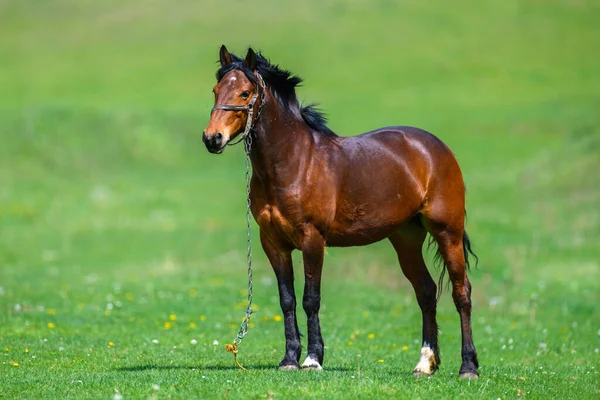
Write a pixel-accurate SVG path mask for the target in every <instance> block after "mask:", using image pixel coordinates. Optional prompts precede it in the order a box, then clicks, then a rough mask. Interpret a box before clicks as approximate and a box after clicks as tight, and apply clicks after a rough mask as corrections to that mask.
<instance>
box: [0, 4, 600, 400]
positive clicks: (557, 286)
mask: <svg viewBox="0 0 600 400" xmlns="http://www.w3.org/2000/svg"><path fill="white" fill-rule="evenodd" d="M598 21H600V4H599V3H598V2H595V1H585V0H571V1H567V0H551V1H535V0H530V1H512V0H511V1H489V2H479V1H473V0H459V1H456V2H452V3H451V4H450V3H447V2H443V1H437V0H436V1H430V2H421V1H398V2H394V1H377V2H366V1H329V2H323V1H321V2H319V1H313V0H311V1H305V2H297V3H291V2H280V1H274V0H272V1H262V2H242V1H191V0H180V1H177V2H169V1H163V0H160V1H159V0H147V1H142V0H130V1H112V0H111V1H103V2H100V1H90V0H79V1H74V0H55V1H36V0H22V1H11V0H0V160H1V167H0V347H1V349H0V352H2V354H1V358H0V361H1V362H2V364H1V365H0V396H1V395H4V396H7V397H23V396H25V393H27V394H28V395H31V397H50V398H53V397H77V398H81V397H91V398H106V397H108V396H113V395H114V396H116V397H118V396H120V395H124V396H129V397H148V396H160V397H163V395H164V396H166V395H172V396H176V397H177V396H179V397H206V396H219V397H222V396H227V395H230V396H232V397H243V398H259V397H262V398H269V397H281V396H291V397H310V396H315V397H323V396H330V397H337V395H340V394H341V393H344V394H345V395H346V396H348V397H362V398H364V397H365V396H367V397H369V396H370V397H373V396H378V397H381V396H390V395H394V396H401V397H403V396H405V397H409V398H417V397H426V396H432V395H433V396H437V397H440V396H442V397H446V396H447V397H454V396H459V395H470V396H473V397H493V398H497V397H502V398H505V397H509V398H510V397H517V396H529V397H534V398H535V397H536V396H537V397H545V398H547V397H548V395H551V396H559V397H563V398H567V397H570V396H574V395H577V393H579V394H580V397H579V398H581V396H583V397H596V396H598V386H597V382H598V368H599V367H600V365H599V364H600V356H599V354H598V347H600V344H599V335H600V331H598V329H600V325H599V321H600V310H599V309H598V300H600V296H599V290H600V284H599V283H598V282H599V276H600V274H599V273H600V266H599V261H598V260H599V259H600V257H599V256H600V250H599V246H600V245H599V243H600V207H599V204H600V177H599V171H600V112H599V110H600V77H599V74H598V71H600V55H599V52H598V49H600V24H599V23H598ZM221 44H226V45H227V46H228V48H229V50H230V51H233V52H235V53H238V54H241V55H243V54H245V51H246V49H247V47H248V46H253V48H254V49H255V50H261V51H262V52H263V54H264V55H265V56H267V57H269V58H270V59H271V60H272V61H273V62H275V63H277V64H280V65H281V66H283V67H284V68H287V69H290V70H292V71H293V72H294V73H297V74H298V75H300V76H301V77H303V78H304V79H305V85H304V86H303V87H301V88H300V89H299V92H298V97H299V98H300V99H302V100H305V101H306V102H311V101H317V102H319V103H320V105H321V107H322V108H323V109H324V110H325V111H326V113H327V114H328V115H329V116H330V123H329V126H330V127H331V128H332V129H333V130H334V131H335V132H336V133H338V134H340V135H342V136H348V135H355V134H358V133H361V132H364V131H367V130H371V129H375V128H378V127H381V126H385V125H413V126H418V127H420V128H423V129H426V130H429V131H431V132H433V133H434V134H436V135H437V136H439V137H440V138H441V139H442V140H444V141H445V142H446V143H447V144H448V145H449V146H450V147H451V148H452V150H453V151H454V152H455V154H456V156H457V158H458V160H459V162H460V164H461V166H462V169H463V173H464V176H465V181H466V184H467V187H468V199H467V202H468V203H467V209H468V213H469V219H468V224H467V228H468V230H469V234H470V235H471V238H472V240H473V243H474V249H475V251H476V252H477V253H478V255H479V257H480V264H479V267H478V268H477V269H474V270H473V271H472V273H471V277H472V281H473V287H474V289H473V298H474V332H475V343H476V345H477V346H478V349H479V352H480V360H481V362H482V370H481V372H482V379H480V380H479V381H478V382H477V383H473V384H472V385H470V384H467V383H462V382H457V381H456V379H455V378H456V377H455V374H456V372H457V371H458V366H459V362H460V346H459V342H460V331H459V323H458V317H457V314H456V312H455V310H454V306H453V304H452V302H451V299H450V296H449V295H448V294H445V295H444V298H443V300H442V302H441V303H440V309H439V320H440V323H441V326H442V332H441V337H440V340H441V348H442V359H443V362H444V364H443V366H442V370H441V371H440V372H439V374H438V376H436V377H435V378H433V379H432V380H425V381H415V380H413V379H412V377H410V376H409V372H410V371H411V368H412V367H413V366H414V363H416V361H417V360H418V352H419V347H420V346H419V343H418V342H419V338H420V329H421V328H420V321H421V317H420V312H419V309H418V306H417V304H416V301H414V299H413V297H414V296H413V293H412V289H411V288H410V285H409V284H408V283H407V281H405V279H404V278H403V277H402V274H401V271H400V269H399V268H398V266H397V264H396V260H395V254H394V252H393V250H392V249H391V246H390V245H389V244H388V243H387V242H382V243H378V244H376V245H373V246H370V247H362V248H352V249H329V250H328V255H327V256H326V259H325V269H324V271H325V272H324V274H325V278H324V306H323V311H322V324H323V331H324V336H325V342H326V343H327V344H328V349H327V354H326V359H327V361H326V366H325V367H326V369H327V366H328V365H329V366H330V371H326V372H325V373H324V374H321V375H318V374H312V375H310V374H306V373H300V374H295V375H294V374H291V375H290V374H287V375H286V374H281V373H279V372H277V371H275V370H272V369H271V367H275V366H276V365H277V363H278V362H279V360H280V358H281V356H282V354H283V343H284V340H283V326H282V323H281V322H280V321H278V316H279V306H278V300H277V297H276V294H277V291H276V286H275V285H274V284H273V279H274V277H273V274H272V272H271V270H270V267H269V265H268V263H267V262H266V258H265V257H264V255H263V253H262V250H261V249H260V248H258V247H255V250H254V256H255V276H256V279H255V282H256V283H255V284H256V288H255V299H256V301H257V303H258V304H259V308H260V309H259V312H258V313H257V316H256V319H255V325H256V326H254V328H253V330H254V332H253V331H252V330H251V332H250V335H249V336H248V337H247V339H246V341H245V342H244V344H243V352H244V353H243V358H244V359H245V363H246V365H247V366H248V367H250V369H252V367H254V371H253V372H251V373H250V374H248V375H244V374H241V373H239V372H238V371H236V370H235V369H233V370H232V369H229V367H230V366H231V363H232V361H231V360H230V355H227V354H225V353H224V352H223V351H222V348H221V345H222V344H223V343H224V342H226V341H229V340H231V338H232V337H233V336H234V334H235V332H236V330H237V324H238V321H239V319H240V318H241V316H242V311H241V309H240V306H239V304H240V303H241V302H243V299H244V292H243V289H244V288H245V287H246V282H245V279H246V277H245V264H244V256H245V244H244V240H245V236H244V211H245V209H244V206H245V201H244V155H243V151H242V149H241V148H228V150H227V151H226V152H225V153H224V154H223V155H222V156H214V155H209V154H208V153H207V152H206V150H205V148H204V146H203V144H202V141H201V134H202V130H203V129H204V127H205V126H206V124H207V122H208V117H209V112H210V108H211V107H212V100H213V96H212V95H211V89H212V86H213V85H214V84H215V79H214V73H215V71H216V69H217V63H216V61H217V59H218V49H219V46H220V45H221ZM256 233H257V231H256V230H255V234H256ZM255 237H256V236H255ZM296 266H297V267H298V268H297V269H296V271H297V275H298V277H299V279H297V281H298V282H297V291H298V292H299V293H300V289H301V287H302V278H301V277H302V273H301V262H300V259H299V258H298V257H296ZM240 289H242V292H240ZM299 311H300V315H302V314H303V313H302V311H301V310H299ZM301 321H303V317H301ZM302 324H303V322H302ZM301 326H302V327H303V325H301ZM302 330H304V329H303V328H302ZM356 331H358V332H359V333H356ZM368 333H374V335H375V338H374V339H368V337H367V334H368ZM352 336H354V337H352ZM153 340H157V341H158V342H159V343H158V344H156V343H153V342H152V341H153ZM191 340H195V341H196V342H197V344H195V345H193V344H191ZM214 340H217V341H219V343H220V344H219V346H218V349H217V346H214V345H213V341H214ZM415 341H416V342H415ZM109 342H111V343H112V345H109V344H108V343H109ZM349 343H351V344H349ZM173 346H175V348H174V347H173ZM405 346H406V349H405V350H403V349H404V347H405ZM60 349H62V350H60ZM25 350H27V352H25ZM359 355H360V357H359ZM34 356H35V357H34ZM379 360H384V362H379ZM540 367H541V368H542V369H543V368H545V370H543V371H541V370H540ZM357 368H358V378H359V379H355V377H356V376H357ZM361 371H362V375H361ZM546 371H548V373H547V374H542V372H546ZM538 372H539V373H538ZM553 374H554V375H553ZM361 376H362V377H363V378H362V379H361ZM557 376H559V377H560V378H558V377H557ZM79 381H81V383H80V382H79ZM73 382H75V383H73ZM594 382H595V383H594ZM153 384H159V385H160V389H156V388H154V389H153V388H152V385H153ZM342 391H343V392H342Z"/></svg>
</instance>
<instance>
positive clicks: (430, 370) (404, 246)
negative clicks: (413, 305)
mask: <svg viewBox="0 0 600 400" xmlns="http://www.w3.org/2000/svg"><path fill="white" fill-rule="evenodd" d="M426 235H427V231H426V230H425V228H424V227H423V226H422V225H421V224H420V222H419V221H418V220H414V221H411V222H410V223H409V224H408V225H407V226H406V227H404V228H403V229H401V230H399V231H397V232H396V233H394V234H393V235H392V236H390V238H389V239H390V241H391V242H392V245H393V246H394V249H395V250H396V253H397V254H398V261H399V262H400V267H401V268H402V272H403V273H404V275H405V276H406V278H407V279H408V280H409V281H410V283H411V284H412V286H413V288H414V291H415V295H416V297H417V302H418V303H419V307H420V308H421V313H422V317H423V333H422V336H423V340H422V348H421V358H420V360H419V362H418V363H417V365H416V367H415V369H414V370H413V375H415V376H429V375H432V374H434V373H435V372H436V371H437V369H438V368H439V365H440V352H439V347H438V338H437V336H438V325H437V321H436V316H435V314H436V285H435V282H434V280H433V278H432V277H431V275H430V274H429V271H428V270H427V266H426V265H425V261H424V260H423V242H424V241H425V236H426Z"/></svg>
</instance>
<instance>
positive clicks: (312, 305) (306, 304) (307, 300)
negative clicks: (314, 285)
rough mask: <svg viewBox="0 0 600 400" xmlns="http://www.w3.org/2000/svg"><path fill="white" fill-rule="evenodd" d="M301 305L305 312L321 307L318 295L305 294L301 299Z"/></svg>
mask: <svg viewBox="0 0 600 400" xmlns="http://www.w3.org/2000/svg"><path fill="white" fill-rule="evenodd" d="M302 307H303V308H304V311H305V312H306V313H307V314H311V313H316V312H318V311H319V309H320V308H321V296H320V295H315V294H312V295H305V296H304V298H303V299H302Z"/></svg>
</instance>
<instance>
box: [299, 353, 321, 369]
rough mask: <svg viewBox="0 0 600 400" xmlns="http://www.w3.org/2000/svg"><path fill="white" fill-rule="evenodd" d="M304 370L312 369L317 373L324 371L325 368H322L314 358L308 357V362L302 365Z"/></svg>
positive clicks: (305, 361)
mask: <svg viewBox="0 0 600 400" xmlns="http://www.w3.org/2000/svg"><path fill="white" fill-rule="evenodd" d="M302 369H312V370H315V371H322V370H323V367H321V364H319V362H318V361H317V360H315V359H314V358H312V357H310V356H309V357H306V360H304V362H303V363H302Z"/></svg>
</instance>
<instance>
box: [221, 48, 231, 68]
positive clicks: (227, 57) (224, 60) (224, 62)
mask: <svg viewBox="0 0 600 400" xmlns="http://www.w3.org/2000/svg"><path fill="white" fill-rule="evenodd" d="M219 61H221V67H226V66H228V65H229V64H231V54H230V53H229V51H227V47H225V45H222V46H221V50H219Z"/></svg>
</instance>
